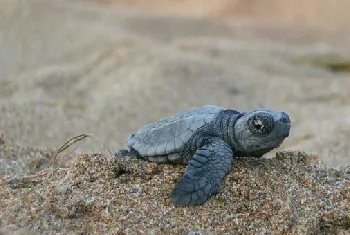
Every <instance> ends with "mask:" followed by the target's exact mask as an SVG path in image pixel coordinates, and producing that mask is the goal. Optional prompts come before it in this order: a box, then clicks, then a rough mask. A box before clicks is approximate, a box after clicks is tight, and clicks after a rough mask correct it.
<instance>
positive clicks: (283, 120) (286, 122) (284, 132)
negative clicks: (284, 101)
mask: <svg viewBox="0 0 350 235" xmlns="http://www.w3.org/2000/svg"><path fill="white" fill-rule="evenodd" d="M278 124H279V129H280V135H281V136H282V137H283V139H285V138H287V137H288V136H289V131H290V127H291V120H290V118H289V116H288V114H286V113H285V112H282V115H281V117H280V119H279V120H278Z"/></svg>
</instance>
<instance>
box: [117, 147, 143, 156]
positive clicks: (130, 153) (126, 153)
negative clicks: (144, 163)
mask: <svg viewBox="0 0 350 235" xmlns="http://www.w3.org/2000/svg"><path fill="white" fill-rule="evenodd" d="M114 156H116V157H140V155H139V153H138V152H137V151H136V150H135V149H133V148H130V150H127V149H121V150H119V151H118V152H115V153H114Z"/></svg>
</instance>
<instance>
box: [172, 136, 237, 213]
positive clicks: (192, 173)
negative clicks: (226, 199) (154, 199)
mask: <svg viewBox="0 0 350 235" xmlns="http://www.w3.org/2000/svg"><path fill="white" fill-rule="evenodd" d="M231 167H232V150H231V148H230V147H229V146H228V145H227V144H226V143H225V142H224V141H223V140H221V139H217V138H215V139H213V141H212V142H211V143H210V144H207V145H204V146H203V147H201V148H199V149H197V151H196V153H195V155H194V156H193V158H192V159H191V160H190V161H189V164H188V166H187V167H186V170H185V174H184V175H183V176H182V178H181V179H180V180H179V181H178V182H177V183H176V185H175V188H174V189H173V190H172V192H171V200H172V202H173V203H174V204H175V205H179V206H195V205H201V204H203V203H204V202H205V201H207V200H208V199H209V198H210V197H211V196H212V195H213V194H215V193H217V191H218V188H219V185H220V183H221V181H222V180H223V178H224V177H225V175H226V174H227V173H228V172H229V171H230V170H231Z"/></svg>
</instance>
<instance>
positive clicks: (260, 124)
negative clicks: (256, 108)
mask: <svg viewBox="0 0 350 235" xmlns="http://www.w3.org/2000/svg"><path fill="white" fill-rule="evenodd" d="M253 125H254V128H255V129H257V130H258V131H260V130H262V129H263V128H264V123H263V121H262V120H261V119H259V118H256V119H255V120H253Z"/></svg>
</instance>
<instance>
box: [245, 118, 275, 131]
mask: <svg viewBox="0 0 350 235" xmlns="http://www.w3.org/2000/svg"><path fill="white" fill-rule="evenodd" d="M273 123H274V121H273V117H271V116H270V115H268V114H258V115H255V116H253V117H251V118H250V119H249V121H248V126H249V129H250V131H251V132H252V133H254V134H258V135H263V134H268V133H270V132H271V131H272V129H273Z"/></svg>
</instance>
